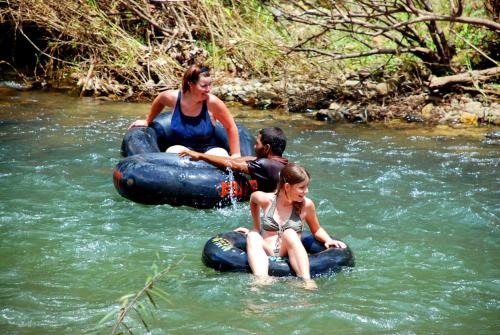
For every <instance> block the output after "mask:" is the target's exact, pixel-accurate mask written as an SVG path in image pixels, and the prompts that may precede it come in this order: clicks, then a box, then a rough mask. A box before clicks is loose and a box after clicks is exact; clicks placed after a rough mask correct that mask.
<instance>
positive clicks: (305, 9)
mask: <svg viewBox="0 0 500 335" xmlns="http://www.w3.org/2000/svg"><path fill="white" fill-rule="evenodd" d="M450 3H451V4H452V5H453V6H452V7H450ZM484 3H485V4H486V5H482V4H483V1H480V0H473V1H467V2H464V1H462V0H452V1H451V2H449V1H444V0H440V1H437V0H434V1H431V0H396V1H382V2H380V1H375V0H363V1H347V0H346V1H332V0H330V1H328V0H311V1H277V0H268V1H258V0H240V1H238V0H207V1H201V0H192V1H181V2H179V1H164V2H158V1H154V2H153V1H151V2H148V1H140V0H100V1H96V0H68V1H54V0H46V1H41V0H8V1H3V2H0V26H2V27H4V30H6V31H8V32H10V34H11V36H14V37H16V38H17V39H23V40H26V41H28V42H29V43H30V45H31V50H32V51H34V52H35V54H36V55H37V57H38V58H37V63H36V64H33V65H36V69H37V72H36V74H37V75H38V76H39V77H43V78H48V79H52V80H70V81H72V82H74V83H77V86H78V87H79V88H80V94H81V95H108V96H111V97H116V98H118V99H129V98H138V97H140V96H152V95H155V94H156V93H157V92H158V91H159V90H163V89H167V88H174V87H177V86H178V81H179V77H180V75H181V74H182V72H183V70H184V68H185V67H186V66H187V65H189V64H192V63H194V62H200V61H203V62H205V63H207V64H209V65H211V66H212V67H213V68H214V69H216V70H217V71H219V73H218V75H216V76H218V77H219V78H222V77H224V76H233V77H242V78H262V77H269V78H281V77H283V76H286V77H289V78H297V77H302V80H305V79H303V78H318V77H320V78H323V79H326V80H332V78H337V77H342V78H346V77H349V76H351V75H352V74H353V73H358V72H359V71H364V72H366V71H368V72H371V71H374V69H375V71H391V69H392V70H394V71H397V70H399V69H400V68H401V65H402V64H411V66H410V67H411V68H413V69H415V68H417V67H419V68H420V70H419V71H417V72H419V73H422V71H424V72H425V71H430V72H435V73H437V72H436V69H445V70H446V71H448V72H450V71H451V72H455V73H456V72H458V71H460V70H464V69H467V68H468V67H469V66H472V67H474V66H476V65H477V66H478V67H483V68H484V67H487V66H488V65H487V63H488V62H489V65H490V66H494V65H495V64H498V59H495V58H496V57H497V56H498V54H494V53H493V54H491V52H489V51H488V49H490V46H492V45H493V47H494V48H496V49H495V50H498V43H497V44H495V41H496V40H498V35H499V34H500V31H498V30H495V27H496V25H498V24H497V23H495V17H497V16H498V13H497V12H495V10H496V8H497V7H496V5H497V3H498V0H484ZM375 14H376V15H375ZM425 15H427V16H429V17H430V18H427V19H425V18H424V16H425ZM488 15H489V17H491V18H492V20H490V19H489V18H488ZM495 15H496V16H495ZM497 18H498V17H497ZM497 21H498V20H497ZM386 22H390V23H391V24H389V25H386ZM5 27H8V29H5ZM14 37H12V38H11V39H3V40H2V43H3V44H4V45H3V46H2V48H4V49H5V48H9V45H5V44H9V43H11V44H12V43H13V41H14V40H15V39H14ZM405 53H410V54H412V56H413V57H411V56H410V57H408V55H405ZM14 62H15V55H11V59H5V60H3V62H2V63H0V65H2V64H3V65H7V64H9V65H12V66H14V67H15V66H16V64H13V63H14ZM497 66H498V65H497ZM40 70H42V71H43V72H40Z"/></svg>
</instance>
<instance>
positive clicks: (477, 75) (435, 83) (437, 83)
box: [429, 66, 500, 88]
mask: <svg viewBox="0 0 500 335" xmlns="http://www.w3.org/2000/svg"><path fill="white" fill-rule="evenodd" d="M495 77H500V66H497V67H492V68H489V69H486V70H478V71H469V72H464V73H459V74H455V75H452V76H444V77H436V76H431V77H430V80H429V88H438V87H443V86H446V85H450V84H464V83H472V82H475V81H481V82H484V81H487V80H490V79H492V78H495Z"/></svg>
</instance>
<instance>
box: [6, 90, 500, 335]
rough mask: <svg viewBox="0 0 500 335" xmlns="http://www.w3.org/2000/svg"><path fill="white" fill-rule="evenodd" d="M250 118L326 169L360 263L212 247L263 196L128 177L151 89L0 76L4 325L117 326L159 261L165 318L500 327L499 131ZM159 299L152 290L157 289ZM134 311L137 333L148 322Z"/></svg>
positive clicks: (309, 330) (332, 211) (404, 330)
mask: <svg viewBox="0 0 500 335" xmlns="http://www.w3.org/2000/svg"><path fill="white" fill-rule="evenodd" d="M231 110H232V112H233V113H234V114H235V115H236V118H237V121H238V122H240V123H243V124H244V125H246V126H247V127H248V128H250V129H251V130H252V131H254V132H256V131H257V129H259V128H261V127H264V126H269V125H277V126H280V127H282V128H283V129H284V130H285V131H286V133H287V135H288V138H289V145H288V147H287V156H288V158H289V159H291V160H292V161H295V162H298V163H300V164H302V165H304V166H305V167H307V168H308V169H309V171H310V173H311V175H312V180H311V185H310V194H309V196H310V198H312V199H313V200H314V201H315V203H316V206H317V210H318V216H319V219H320V222H321V224H322V226H323V227H324V228H325V229H326V230H327V231H329V232H330V233H332V234H333V235H335V236H336V237H338V238H341V239H343V240H344V241H346V242H347V243H348V244H349V245H350V246H351V248H352V249H353V251H354V253H355V255H356V267H355V268H354V269H352V270H351V271H344V272H341V273H339V274H337V275H335V276H333V277H327V278H320V279H318V280H317V284H318V286H319V290H318V291H314V292H310V291H305V290H303V289H302V288H301V287H300V286H299V285H298V282H297V280H294V279H290V278H281V279H277V280H276V281H275V282H274V283H273V284H272V285H269V286H264V287H260V286H258V287H255V286H253V285H252V278H251V276H250V275H248V274H226V273H224V274H223V273H217V272H214V271H213V270H211V269H208V268H206V267H205V266H204V265H203V264H202V262H201V251H202V248H203V246H204V243H205V242H206V241H207V240H208V239H209V238H210V237H211V236H213V235H215V234H217V233H219V232H225V231H228V230H231V229H233V228H235V227H238V226H243V225H246V226H249V225H250V214H249V208H248V203H238V204H236V205H234V206H232V207H227V208H224V209H210V210H198V209H193V208H189V207H171V206H169V205H161V206H146V205H140V204H136V203H133V202H130V201H128V200H126V199H124V198H122V197H120V196H119V195H118V193H117V192H116V191H115V189H114V187H113V183H112V175H111V170H112V168H113V166H114V165H115V164H116V163H117V162H118V161H119V160H120V153H119V148H120V144H121V140H122V137H123V135H124V133H125V130H126V127H127V125H128V124H129V123H130V122H131V121H132V120H134V119H135V118H137V117H139V116H144V115H146V114H147V112H148V105H146V104H126V103H112V102H104V101H99V100H96V99H91V98H83V99H80V98H73V97H68V96H67V95H66V93H64V92H35V91H16V90H12V89H7V88H2V89H0V214H1V215H0V241H1V243H0V259H1V263H0V301H1V303H0V332H1V333H2V334H75V333H76V334H78V333H80V334H81V333H86V332H89V331H91V330H93V329H97V330H98V332H99V333H102V334H109V333H110V330H111V327H112V324H113V322H112V320H111V321H109V322H107V323H104V324H102V325H100V326H98V323H99V321H100V320H101V319H102V318H103V317H104V316H105V315H107V314H108V313H110V312H113V311H118V309H119V302H118V299H119V298H120V297H122V296H123V295H125V294H128V293H134V292H138V291H139V290H140V289H141V288H142V287H143V286H144V283H145V281H146V279H147V277H148V276H149V275H151V274H152V273H153V272H154V271H153V268H154V267H155V266H156V267H157V268H158V269H159V270H161V269H163V268H165V267H167V266H169V265H173V264H178V265H177V266H175V267H174V268H173V269H172V270H171V271H170V272H169V273H168V274H167V276H166V277H165V280H164V281H162V282H160V283H158V284H157V285H158V287H159V288H161V289H162V290H163V291H165V292H167V293H168V300H169V301H168V302H166V301H163V300H161V299H155V300H156V303H157V305H158V309H157V310H156V311H155V310H154V308H148V310H151V311H152V313H151V314H147V313H146V315H145V317H144V318H145V320H146V322H147V325H148V327H149V329H150V333H151V334H194V333H196V334H273V335H275V334H329V333H336V334H469V333H474V334H498V333H499V332H500V317H499V316H500V303H499V299H500V268H499V264H500V220H499V214H500V213H499V202H500V201H499V200H500V194H499V190H500V187H499V182H500V174H499V162H500V155H499V150H498V149H499V147H498V146H495V145H491V144H487V143H485V142H484V141H483V136H482V133H483V132H484V131H485V130H484V129H471V130H467V131H456V130H455V131H453V132H448V131H447V130H445V129H439V128H434V129H427V128H423V127H418V128H409V127H396V128H388V127H378V126H359V125H357V126H354V125H329V124H325V123H315V122H312V121H310V120H307V119H304V118H303V117H301V116H294V117H292V118H291V119H290V118H289V117H287V116H284V115H280V114H272V112H257V111H249V110H245V109H239V110H238V109H236V108H232V109H231ZM145 303H146V301H145ZM133 315H134V313H131V314H130V315H129V317H128V318H127V319H126V321H127V325H128V326H130V327H132V328H133V330H134V333H138V334H141V333H146V332H147V331H146V330H145V329H144V328H141V327H143V326H142V325H141V324H140V322H139V321H138V319H137V318H134V317H133Z"/></svg>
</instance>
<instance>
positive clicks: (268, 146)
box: [179, 127, 288, 192]
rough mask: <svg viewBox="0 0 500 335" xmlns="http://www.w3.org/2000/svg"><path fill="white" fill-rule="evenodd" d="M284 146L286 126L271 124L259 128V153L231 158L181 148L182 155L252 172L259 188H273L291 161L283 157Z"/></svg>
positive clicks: (247, 172) (250, 173)
mask: <svg viewBox="0 0 500 335" xmlns="http://www.w3.org/2000/svg"><path fill="white" fill-rule="evenodd" d="M285 147H286V136H285V133H284V132H283V130H281V129H280V128H278V127H270V128H263V129H261V130H259V133H258V135H257V139H256V142H255V154H256V155H257V157H253V156H246V157H238V158H228V157H221V156H214V155H207V154H205V153H201V152H196V151H192V150H183V151H181V152H179V156H181V157H184V156H190V157H191V159H192V160H195V161H198V160H202V161H205V162H207V163H210V164H212V165H214V166H217V167H218V168H220V169H223V170H225V169H227V168H230V169H231V170H233V171H238V172H242V173H246V174H249V175H250V176H251V177H252V179H254V180H256V181H257V189H258V190H259V191H263V192H273V191H275V190H276V187H277V185H278V181H279V175H280V172H281V170H282V169H283V168H284V167H285V165H286V164H288V160H287V159H286V158H284V157H282V155H283V151H285Z"/></svg>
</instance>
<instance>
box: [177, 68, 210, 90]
mask: <svg viewBox="0 0 500 335" xmlns="http://www.w3.org/2000/svg"><path fill="white" fill-rule="evenodd" d="M201 77H210V69H209V68H208V67H207V66H205V65H203V64H194V65H191V66H190V67H189V68H188V69H187V70H186V72H184V77H182V93H186V92H187V91H189V84H196V83H197V82H198V81H199V80H200V78H201Z"/></svg>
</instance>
